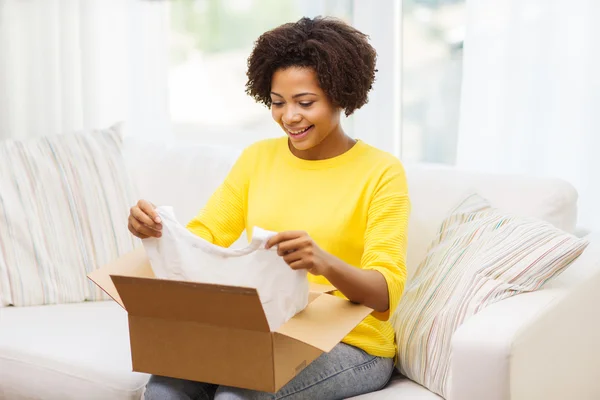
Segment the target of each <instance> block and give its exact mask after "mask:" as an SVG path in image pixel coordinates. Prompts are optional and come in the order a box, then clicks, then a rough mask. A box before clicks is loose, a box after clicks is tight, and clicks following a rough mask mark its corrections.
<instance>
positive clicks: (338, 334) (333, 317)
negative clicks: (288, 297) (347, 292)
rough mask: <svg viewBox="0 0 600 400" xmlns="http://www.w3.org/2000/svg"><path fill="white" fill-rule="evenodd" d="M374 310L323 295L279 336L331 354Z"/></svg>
mask: <svg viewBox="0 0 600 400" xmlns="http://www.w3.org/2000/svg"><path fill="white" fill-rule="evenodd" d="M372 312H373V310H372V309H371V308H369V307H365V306H362V305H359V304H353V303H351V302H349V301H348V300H345V299H342V298H340V297H336V296H331V295H322V296H319V297H317V298H316V299H315V300H314V301H312V302H311V303H310V304H309V305H308V306H307V307H306V308H305V309H304V310H303V311H301V312H300V313H298V314H296V316H295V317H294V318H292V319H291V320H289V321H288V322H286V323H285V324H284V325H283V326H282V327H280V328H279V329H278V330H277V333H280V334H282V335H285V336H288V337H291V338H294V339H296V340H300V341H302V342H304V343H306V344H309V345H311V346H313V347H315V348H317V349H319V350H321V351H324V352H329V351H331V349H333V348H334V347H335V345H337V344H338V343H339V342H340V341H341V340H342V339H343V338H344V337H345V336H346V335H347V334H348V333H350V331H351V330H352V329H354V327H355V326H356V325H358V324H359V323H360V322H361V321H362V320H363V319H365V318H366V317H367V316H368V315H369V314H371V313H372Z"/></svg>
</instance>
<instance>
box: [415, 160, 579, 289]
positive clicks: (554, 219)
mask: <svg viewBox="0 0 600 400" xmlns="http://www.w3.org/2000/svg"><path fill="white" fill-rule="evenodd" d="M406 175H407V179H408V186H409V192H410V198H411V203H412V211H411V216H410V221H409V228H408V254H407V270H408V276H409V278H410V277H411V276H412V274H413V273H414V271H415V270H416V268H417V266H418V265H419V263H420V262H421V260H422V259H423V258H424V257H425V255H426V253H427V248H428V246H429V244H430V243H431V241H432V240H433V239H434V238H435V236H436V234H437V232H438V229H439V226H440V224H441V223H442V221H443V220H444V218H446V217H447V215H448V212H450V210H451V209H452V208H453V207H455V206H456V204H458V203H459V202H460V201H461V200H463V199H464V198H465V197H466V196H467V195H469V194H471V193H479V194H480V195H481V196H483V197H485V198H486V199H488V200H489V201H490V202H491V204H493V205H494V207H497V208H499V209H502V210H504V211H506V212H509V213H511V214H515V215H520V216H525V217H533V218H539V219H541V220H543V221H547V222H549V223H551V224H552V225H554V226H556V227H557V228H560V229H562V230H564V231H566V232H570V233H573V232H574V230H575V225H576V223H577V197H578V196H577V191H576V190H575V188H574V187H573V186H572V185H571V184H570V183H568V182H565V181H563V180H561V179H551V178H538V177H529V176H521V175H509V174H490V173H481V172H474V171H464V170H460V169H457V168H451V167H447V166H440V165H432V164H431V165H429V164H413V165H406Z"/></svg>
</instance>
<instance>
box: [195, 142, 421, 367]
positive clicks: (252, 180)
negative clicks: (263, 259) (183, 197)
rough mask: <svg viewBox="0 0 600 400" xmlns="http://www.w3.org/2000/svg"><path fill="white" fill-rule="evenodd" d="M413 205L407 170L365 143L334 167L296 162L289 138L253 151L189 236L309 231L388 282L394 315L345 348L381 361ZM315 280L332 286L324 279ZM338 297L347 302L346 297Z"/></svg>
mask: <svg viewBox="0 0 600 400" xmlns="http://www.w3.org/2000/svg"><path fill="white" fill-rule="evenodd" d="M409 211H410V202H409V198H408V190H407V184H406V178H405V174H404V169H403V167H402V164H401V163H400V161H399V160H398V159H397V158H395V157H393V156H392V155H390V154H388V153H386V152H383V151H381V150H378V149H376V148H374V147H371V146H369V145H367V144H366V143H364V142H362V141H358V142H357V143H356V144H355V145H354V146H353V147H352V148H351V149H350V150H349V151H347V152H346V153H344V154H342V155H340V156H337V157H334V158H331V159H327V160H318V161H308V160H302V159H300V158H297V157H295V156H294V155H293V154H292V153H291V151H290V150H289V148H288V142H287V138H286V137H282V138H278V139H268V140H263V141H261V142H258V143H255V144H254V145H252V146H250V147H248V148H247V149H246V150H244V152H243V153H242V155H241V156H240V158H239V159H238V160H237V162H236V163H235V165H234V166H233V167H232V169H231V171H230V172H229V174H228V176H227V178H226V179H225V181H224V182H223V184H222V185H221V186H220V187H219V188H218V189H217V190H216V192H215V193H214V194H213V195H212V197H211V198H210V200H209V201H208V203H207V204H206V206H205V207H204V209H202V210H201V211H200V212H199V214H198V215H197V216H196V217H195V218H194V219H193V220H192V221H190V222H189V224H188V226H187V227H188V229H189V230H190V231H191V232H193V233H195V234H196V235H198V236H200V237H202V238H203V239H205V240H207V241H210V242H212V243H214V244H217V245H219V246H223V247H228V246H230V245H231V244H232V243H233V242H235V241H236V240H237V239H238V238H239V236H240V235H241V234H242V232H243V231H244V229H246V231H247V233H248V236H249V237H251V235H252V227H254V226H258V227H260V228H263V229H267V230H270V231H275V232H281V231H288V230H302V231H306V232H307V233H308V234H309V235H310V237H311V238H312V239H313V240H314V241H315V242H316V243H317V244H318V245H319V246H320V247H321V248H322V249H323V250H325V251H327V252H329V253H331V254H333V255H335V256H336V257H338V258H340V259H341V260H343V261H345V262H346V263H348V264H350V265H353V266H355V267H357V268H363V269H372V270H377V271H379V272H381V273H382V274H383V276H384V277H385V279H386V282H387V285H388V290H389V304H390V310H389V311H388V312H386V313H376V312H374V313H373V314H372V315H370V316H368V317H367V318H366V319H365V320H363V322H361V323H360V324H359V325H358V326H357V327H356V328H355V329H354V330H353V331H352V332H351V333H349V334H348V336H346V338H344V340H343V342H344V343H347V344H350V345H353V346H356V347H359V348H361V349H363V350H364V351H366V352H367V353H369V354H372V355H374V356H379V357H394V355H395V354H396V345H395V340H394V330H393V329H392V326H391V324H390V323H389V322H387V320H388V318H389V315H390V312H393V310H394V309H395V308H396V306H397V304H398V301H399V299H400V296H401V295H402V291H403V289H404V283H405V281H406V267H405V259H406V233H407V225H408V216H409ZM309 280H310V281H312V282H316V283H322V284H328V283H329V282H327V280H326V279H325V278H324V277H321V276H313V275H310V274H309ZM336 295H338V296H341V297H344V296H343V295H342V294H341V293H339V292H336Z"/></svg>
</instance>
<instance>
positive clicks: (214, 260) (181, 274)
mask: <svg viewBox="0 0 600 400" xmlns="http://www.w3.org/2000/svg"><path fill="white" fill-rule="evenodd" d="M156 211H157V213H158V215H159V217H160V218H161V223H162V225H163V229H162V236H161V237H160V238H147V239H144V240H142V242H143V244H144V248H145V249H146V254H147V255H148V258H149V259H150V264H151V265H152V270H153V271H154V274H155V275H156V277H158V278H162V279H175V280H182V281H194V282H201V283H211V284H216V285H229V286H239V287H248V288H255V289H256V290H257V291H258V295H259V297H260V302H261V303H262V306H263V309H264V312H265V315H266V317H267V322H268V323H269V328H270V329H271V331H273V332H274V331H276V330H277V329H279V327H280V326H281V325H283V324H284V323H285V322H287V321H288V320H289V319H290V318H292V317H293V316H294V315H296V314H297V313H299V312H300V311H302V310H303V309H304V308H305V307H306V306H307V304H308V292H309V287H308V277H307V273H306V270H293V269H291V268H290V267H289V266H288V265H287V264H286V263H285V261H284V260H283V258H282V257H280V256H279V255H278V254H277V248H276V247H273V248H271V249H269V250H267V249H265V245H266V243H267V241H268V240H269V239H270V238H271V237H273V236H274V235H275V234H276V233H275V232H269V231H265V230H263V229H261V228H259V227H254V229H253V230H252V232H253V234H252V241H251V242H250V243H249V244H248V245H247V246H246V247H244V248H241V249H228V248H223V247H219V246H217V245H214V244H212V243H210V242H207V241H206V240H204V239H202V238H200V237H198V236H195V235H194V234H192V233H191V232H190V231H189V230H187V229H186V228H185V227H184V226H183V225H181V224H180V223H179V222H178V221H177V219H176V218H175V214H174V212H173V208H172V207H166V206H161V207H158V208H157V209H156Z"/></svg>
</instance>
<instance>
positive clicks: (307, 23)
mask: <svg viewBox="0 0 600 400" xmlns="http://www.w3.org/2000/svg"><path fill="white" fill-rule="evenodd" d="M376 59H377V53H376V51H375V49H374V48H373V47H372V46H371V45H370V44H369V41H368V36H367V35H365V34H363V33H362V32H360V31H358V30H356V29H354V28H353V27H351V26H350V25H348V24H346V23H345V22H343V21H341V20H338V19H335V18H329V17H316V18H314V19H310V18H306V17H305V18H301V19H300V20H299V21H298V22H292V23H287V24H284V25H281V26H279V27H277V28H275V29H273V30H271V31H268V32H266V33H264V34H262V35H261V36H260V37H259V38H258V39H257V41H256V42H255V44H254V49H253V50H252V53H251V54H250V57H249V58H248V71H247V74H246V75H247V76H248V82H247V83H246V93H247V94H248V95H250V96H252V97H253V98H254V99H255V100H256V101H257V102H259V103H263V104H264V105H266V106H267V107H269V108H270V107H271V96H270V93H271V79H272V77H273V73H275V71H277V70H278V69H280V68H288V67H307V68H312V69H314V71H315V72H316V74H317V77H318V81H319V86H320V87H321V89H323V91H324V92H325V93H326V94H327V95H328V96H329V99H330V100H331V101H332V103H333V104H334V105H335V106H337V107H340V108H342V109H343V110H344V112H345V114H346V116H349V115H350V114H352V113H353V112H354V111H355V110H357V109H359V108H360V107H362V106H363V105H364V104H366V103H367V101H368V93H369V91H370V90H371V88H372V87H373V82H374V80H375V72H377V70H376V69H375V61H376Z"/></svg>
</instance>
